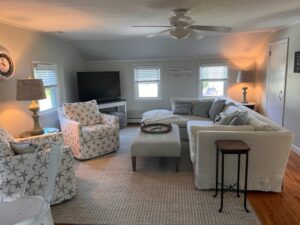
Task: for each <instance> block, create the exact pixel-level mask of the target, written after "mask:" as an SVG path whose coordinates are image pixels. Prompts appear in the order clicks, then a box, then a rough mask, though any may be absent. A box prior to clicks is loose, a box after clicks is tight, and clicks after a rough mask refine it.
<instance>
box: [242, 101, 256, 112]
mask: <svg viewBox="0 0 300 225" xmlns="http://www.w3.org/2000/svg"><path fill="white" fill-rule="evenodd" d="M242 105H243V106H246V107H247V108H249V109H252V110H255V105H256V104H255V103H254V102H247V103H244V102H242Z"/></svg>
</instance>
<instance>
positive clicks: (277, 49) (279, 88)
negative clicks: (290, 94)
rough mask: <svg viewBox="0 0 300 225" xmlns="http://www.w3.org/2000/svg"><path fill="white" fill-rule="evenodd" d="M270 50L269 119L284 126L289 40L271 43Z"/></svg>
mask: <svg viewBox="0 0 300 225" xmlns="http://www.w3.org/2000/svg"><path fill="white" fill-rule="evenodd" d="M269 49H270V58H269V68H268V71H269V73H268V89H267V90H268V93H267V95H268V101H267V117H268V118H270V119H271V120H273V121H274V122H276V123H278V124H280V125H282V126H283V125H284V124H283V122H284V121H283V116H284V103H285V83H286V69H287V53H288V39H284V40H282V41H277V42H274V43H271V44H270V46H269Z"/></svg>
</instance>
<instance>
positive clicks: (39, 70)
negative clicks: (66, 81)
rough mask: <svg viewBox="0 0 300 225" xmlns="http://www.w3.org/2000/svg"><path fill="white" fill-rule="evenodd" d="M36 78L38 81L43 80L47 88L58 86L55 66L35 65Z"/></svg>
mask: <svg viewBox="0 0 300 225" xmlns="http://www.w3.org/2000/svg"><path fill="white" fill-rule="evenodd" d="M34 76H35V78H36V79H42V80H43V83H44V86H45V87H49V86H56V85H57V77H56V66H55V65H54V64H34Z"/></svg>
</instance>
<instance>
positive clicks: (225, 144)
mask: <svg viewBox="0 0 300 225" xmlns="http://www.w3.org/2000/svg"><path fill="white" fill-rule="evenodd" d="M215 144H216V146H217V157H216V189H215V194H214V197H216V196H217V195H218V186H219V185H221V206H220V209H219V212H222V209H223V197H224V192H225V191H236V192H237V196H238V197H240V160H241V155H242V154H244V155H246V166H245V189H244V208H245V210H246V212H249V210H248V209H247V182H248V153H249V151H250V147H249V146H248V145H247V144H246V143H245V142H243V141H241V140H217V141H216V142H215ZM219 152H220V153H221V154H222V169H221V173H222V175H221V183H219ZM226 154H231V155H232V154H235V155H238V171H237V183H236V184H234V185H229V186H226V188H227V189H226V190H225V189H224V187H225V185H224V172H225V171H224V155H226ZM235 186H236V189H234V187H235Z"/></svg>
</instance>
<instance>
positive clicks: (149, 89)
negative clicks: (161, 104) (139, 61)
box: [134, 66, 160, 99]
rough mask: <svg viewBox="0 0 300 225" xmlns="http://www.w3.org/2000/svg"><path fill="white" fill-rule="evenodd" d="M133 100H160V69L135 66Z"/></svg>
mask: <svg viewBox="0 0 300 225" xmlns="http://www.w3.org/2000/svg"><path fill="white" fill-rule="evenodd" d="M134 81H135V98H136V99H160V67H159V66H135V67H134Z"/></svg>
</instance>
